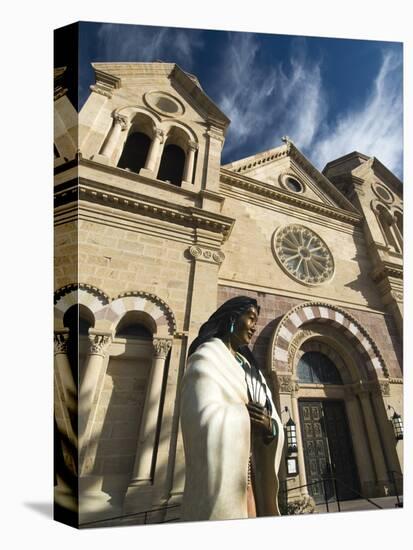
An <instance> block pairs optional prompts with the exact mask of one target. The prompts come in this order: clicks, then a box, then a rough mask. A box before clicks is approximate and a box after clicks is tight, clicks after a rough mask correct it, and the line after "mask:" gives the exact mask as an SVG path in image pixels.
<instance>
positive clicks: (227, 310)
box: [188, 296, 260, 363]
mask: <svg viewBox="0 0 413 550" xmlns="http://www.w3.org/2000/svg"><path fill="white" fill-rule="evenodd" d="M251 307H255V309H256V310H257V312H258V313H259V312H260V308H259V305H258V304H257V300H255V298H249V297H248V296H236V297H235V298H231V299H230V300H227V301H226V302H225V303H223V304H222V305H221V306H220V307H219V308H218V309H217V310H216V311H215V313H213V314H212V315H211V317H210V318H209V319H208V321H206V322H205V323H204V324H203V325H202V326H201V328H200V329H199V333H198V336H197V337H196V338H195V340H194V341H193V342H192V344H191V345H190V347H189V352H188V357H189V356H190V355H192V354H193V353H194V351H195V350H196V349H197V348H198V347H199V346H200V345H201V344H203V343H205V342H207V341H208V340H211V338H222V337H223V336H225V335H226V334H228V332H229V330H230V326H231V323H232V322H236V321H237V319H238V318H239V317H240V316H241V315H242V314H243V313H245V312H246V311H248V310H249V309H250V308H251ZM245 349H247V350H248V351H245V353H244V350H245ZM239 351H240V353H242V354H243V355H245V357H246V359H248V360H249V361H250V360H253V356H252V353H251V351H250V350H249V348H248V347H247V346H243V348H242V351H241V349H240V350H239ZM254 363H255V361H254Z"/></svg>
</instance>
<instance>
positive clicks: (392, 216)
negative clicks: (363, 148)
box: [323, 151, 403, 338]
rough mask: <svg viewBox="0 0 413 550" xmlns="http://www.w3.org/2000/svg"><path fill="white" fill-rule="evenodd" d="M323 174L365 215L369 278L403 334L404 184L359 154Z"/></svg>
mask: <svg viewBox="0 0 413 550" xmlns="http://www.w3.org/2000/svg"><path fill="white" fill-rule="evenodd" d="M323 174H324V175H325V176H327V177H328V178H329V180H330V181H332V182H333V183H334V185H335V186H336V187H337V188H338V189H339V190H340V191H341V192H342V193H343V194H344V195H345V196H346V197H347V198H348V199H349V200H350V201H351V202H352V203H353V204H354V206H355V207H356V208H357V209H358V210H359V211H360V212H361V213H362V214H363V215H364V220H365V222H364V232H365V236H366V240H367V243H368V249H369V252H370V256H371V259H372V262H373V265H374V268H373V271H372V273H371V277H372V279H373V281H374V283H375V284H376V285H377V288H378V290H379V293H380V295H381V297H382V300H383V303H384V305H385V306H386V307H387V309H388V310H389V312H390V313H391V314H392V315H393V317H394V319H395V322H396V326H397V328H398V331H399V336H400V338H402V335H403V256H402V253H403V184H402V182H401V181H400V180H399V179H398V178H397V177H396V176H395V175H394V174H393V173H392V172H390V171H389V170H388V169H387V168H386V167H385V166H384V165H383V164H382V163H381V162H380V161H379V160H377V159H376V158H375V157H368V156H366V155H363V154H361V153H358V152H356V151H355V152H353V153H350V154H349V155H346V156H344V157H341V158H339V159H336V160H334V161H332V162H329V163H328V164H327V165H326V167H325V168H324V170H323Z"/></svg>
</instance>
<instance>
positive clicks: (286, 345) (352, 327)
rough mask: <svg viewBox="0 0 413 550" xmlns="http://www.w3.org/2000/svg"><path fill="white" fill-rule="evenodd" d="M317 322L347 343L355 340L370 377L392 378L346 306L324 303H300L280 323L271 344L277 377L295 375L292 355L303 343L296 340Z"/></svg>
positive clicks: (365, 331)
mask: <svg viewBox="0 0 413 550" xmlns="http://www.w3.org/2000/svg"><path fill="white" fill-rule="evenodd" d="M317 325H319V326H323V325H326V326H329V327H332V328H334V329H336V332H337V334H339V335H340V337H341V338H342V339H343V342H349V343H351V345H352V347H353V348H355V349H356V350H357V351H358V353H359V354H360V357H361V359H362V363H363V365H364V366H365V369H366V376H367V378H369V379H371V380H378V379H383V378H389V372H388V369H387V367H386V364H385V362H384V359H383V357H382V356H381V354H380V352H379V350H378V348H377V346H376V344H375V343H374V341H373V339H372V338H371V336H370V335H369V333H368V332H367V330H366V329H365V328H364V327H362V325H361V324H360V323H359V322H358V321H357V320H356V319H355V318H354V317H353V316H352V315H351V314H349V313H348V312H346V311H345V310H344V309H342V308H340V307H338V306H334V305H331V304H327V303H324V302H305V303H303V304H300V305H298V306H296V307H294V308H293V309H291V310H290V311H289V312H288V313H286V315H284V317H283V318H282V319H281V321H280V322H279V324H278V326H277V328H276V330H275V332H274V335H273V338H272V341H271V346H270V354H271V355H270V366H271V371H272V372H273V373H274V374H276V376H278V374H279V375H283V374H284V375H291V374H292V368H293V363H292V357H293V356H294V354H295V351H296V350H297V349H298V346H299V345H301V343H302V342H301V343H298V342H297V341H294V339H295V338H296V336H297V334H298V332H299V331H301V330H303V329H305V328H306V327H308V326H311V327H312V328H314V326H317Z"/></svg>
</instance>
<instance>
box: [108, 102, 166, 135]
mask: <svg viewBox="0 0 413 550" xmlns="http://www.w3.org/2000/svg"><path fill="white" fill-rule="evenodd" d="M114 114H119V115H122V116H124V117H125V118H126V121H127V123H128V124H130V125H133V124H134V123H135V122H136V123H139V122H140V121H144V122H145V123H147V124H149V125H152V128H153V129H154V128H156V127H157V126H159V124H160V122H161V117H160V116H159V115H157V114H156V113H153V112H151V111H149V110H147V109H145V108H143V107H136V106H133V105H128V106H126V107H121V108H120V109H116V110H115V111H114Z"/></svg>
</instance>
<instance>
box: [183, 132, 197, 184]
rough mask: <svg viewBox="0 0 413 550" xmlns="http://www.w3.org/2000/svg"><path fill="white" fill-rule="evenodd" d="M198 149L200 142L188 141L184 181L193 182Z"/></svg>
mask: <svg viewBox="0 0 413 550" xmlns="http://www.w3.org/2000/svg"><path fill="white" fill-rule="evenodd" d="M197 150H198V144H197V143H196V142H195V141H189V142H188V152H187V154H186V161H185V166H184V174H183V178H182V179H183V181H184V182H187V183H189V184H192V181H193V175H194V163H195V152H196V151H197Z"/></svg>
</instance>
